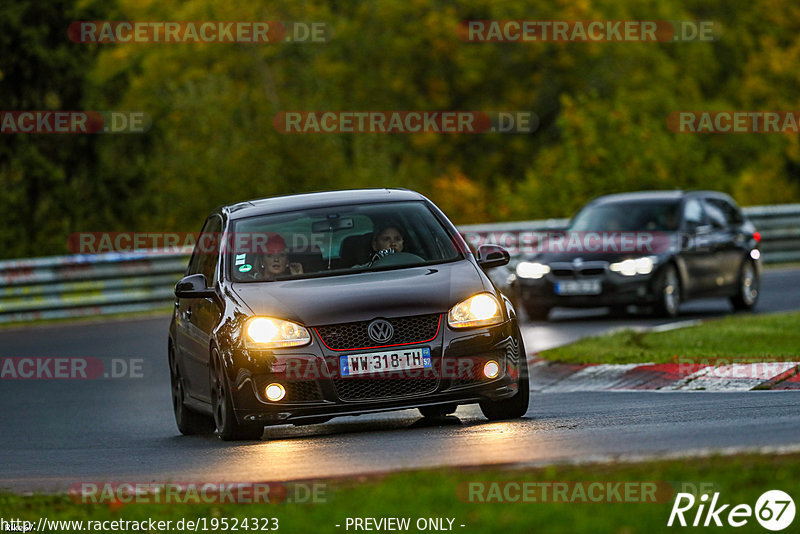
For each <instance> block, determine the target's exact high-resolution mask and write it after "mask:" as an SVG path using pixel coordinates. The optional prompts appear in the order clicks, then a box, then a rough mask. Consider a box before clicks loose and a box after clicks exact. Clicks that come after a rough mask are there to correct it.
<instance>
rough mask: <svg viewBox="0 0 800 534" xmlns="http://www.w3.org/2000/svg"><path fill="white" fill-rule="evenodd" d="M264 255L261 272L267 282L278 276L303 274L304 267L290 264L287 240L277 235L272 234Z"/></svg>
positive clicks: (268, 238)
mask: <svg viewBox="0 0 800 534" xmlns="http://www.w3.org/2000/svg"><path fill="white" fill-rule="evenodd" d="M264 252H265V253H264V254H263V255H261V258H260V261H261V265H260V266H259V267H260V272H261V277H262V278H263V279H265V280H271V279H273V278H275V277H277V276H285V275H291V274H303V265H302V264H300V263H296V262H293V263H289V251H288V250H287V249H286V240H285V239H283V236H281V235H280V234H277V233H270V234H268V237H267V243H266V246H265V247H264Z"/></svg>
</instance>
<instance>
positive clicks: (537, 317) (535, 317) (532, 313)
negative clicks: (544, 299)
mask: <svg viewBox="0 0 800 534" xmlns="http://www.w3.org/2000/svg"><path fill="white" fill-rule="evenodd" d="M525 313H526V314H527V315H528V319H530V320H531V321H546V320H547V316H548V315H549V314H550V308H547V307H543V306H534V305H533V304H526V305H525Z"/></svg>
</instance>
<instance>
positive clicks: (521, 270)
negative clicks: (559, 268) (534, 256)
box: [517, 261, 550, 280]
mask: <svg viewBox="0 0 800 534" xmlns="http://www.w3.org/2000/svg"><path fill="white" fill-rule="evenodd" d="M549 272H550V266H549V265H545V264H544V263H534V262H530V261H521V262H519V263H518V264H517V276H519V277H520V278H533V279H535V280H538V279H539V278H541V277H543V276H544V275H546V274H547V273H549Z"/></svg>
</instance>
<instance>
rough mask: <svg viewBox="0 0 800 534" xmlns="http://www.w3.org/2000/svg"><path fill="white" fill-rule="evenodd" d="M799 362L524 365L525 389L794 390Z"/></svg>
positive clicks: (545, 362) (537, 362)
mask: <svg viewBox="0 0 800 534" xmlns="http://www.w3.org/2000/svg"><path fill="white" fill-rule="evenodd" d="M799 365H800V362H759V363H734V364H727V363H726V364H722V365H714V364H708V363H688V362H687V363H654V364H652V363H648V364H622V365H608V364H569V363H561V362H552V361H548V360H541V359H538V358H536V359H533V360H529V363H528V369H529V373H530V380H531V390H532V391H541V392H559V393H561V392H569V391H605V390H661V391H675V390H682V391H749V390H752V389H770V390H788V389H800V374H798V366H799Z"/></svg>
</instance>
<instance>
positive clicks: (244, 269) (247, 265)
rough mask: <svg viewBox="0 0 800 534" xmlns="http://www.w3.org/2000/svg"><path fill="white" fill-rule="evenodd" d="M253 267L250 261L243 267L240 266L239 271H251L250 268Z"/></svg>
mask: <svg viewBox="0 0 800 534" xmlns="http://www.w3.org/2000/svg"><path fill="white" fill-rule="evenodd" d="M252 268H253V266H252V265H250V264H249V263H245V264H244V265H242V266H241V267H239V272H240V273H246V272H247V271H249V270H250V269H252Z"/></svg>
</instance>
